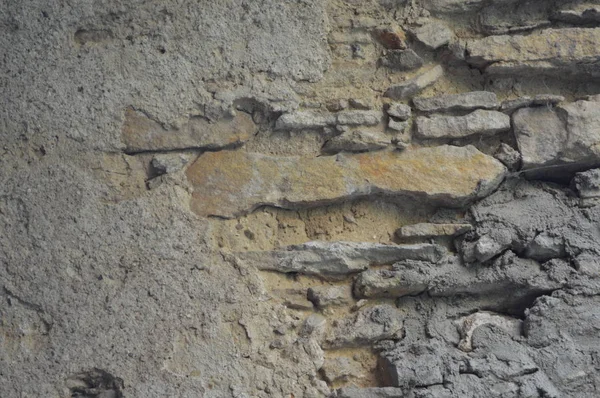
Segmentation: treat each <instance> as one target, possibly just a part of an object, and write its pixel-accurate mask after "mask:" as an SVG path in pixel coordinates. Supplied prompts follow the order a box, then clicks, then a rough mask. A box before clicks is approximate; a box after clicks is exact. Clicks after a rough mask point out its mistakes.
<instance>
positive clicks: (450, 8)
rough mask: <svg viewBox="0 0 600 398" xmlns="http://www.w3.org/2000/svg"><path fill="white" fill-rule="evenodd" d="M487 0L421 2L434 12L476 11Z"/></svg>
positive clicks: (506, 1) (504, 0)
mask: <svg viewBox="0 0 600 398" xmlns="http://www.w3.org/2000/svg"><path fill="white" fill-rule="evenodd" d="M496 2H497V3H499V4H505V3H513V2H514V0H496ZM488 3H489V2H488V1H486V0H424V1H423V2H422V3H421V4H422V5H423V7H424V8H425V9H426V10H429V11H431V12H433V13H464V12H469V11H476V10H479V9H481V8H482V7H483V6H485V5H487V4H488Z"/></svg>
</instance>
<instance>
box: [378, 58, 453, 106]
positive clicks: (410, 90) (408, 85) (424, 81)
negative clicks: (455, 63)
mask: <svg viewBox="0 0 600 398" xmlns="http://www.w3.org/2000/svg"><path fill="white" fill-rule="evenodd" d="M443 75H444V68H442V67H441V66H440V65H436V66H434V67H433V68H431V69H429V70H427V71H426V72H422V73H419V74H418V75H417V76H415V77H413V78H412V79H409V80H407V81H405V82H403V83H400V84H397V85H395V86H392V87H390V88H389V89H388V90H387V91H386V92H385V94H384V96H385V97H388V98H392V99H406V98H410V97H412V96H413V95H415V94H417V93H418V92H420V91H421V90H423V89H424V88H425V87H428V86H431V85H432V84H434V83H435V82H436V81H438V79H439V78H440V77H442V76H443Z"/></svg>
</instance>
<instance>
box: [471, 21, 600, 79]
mask: <svg viewBox="0 0 600 398" xmlns="http://www.w3.org/2000/svg"><path fill="white" fill-rule="evenodd" d="M467 51H468V53H469V57H468V59H467V61H468V62H469V63H471V64H474V65H476V66H479V67H485V68H486V69H487V71H488V72H491V73H499V74H503V73H510V74H513V73H549V74H558V73H578V74H581V73H583V74H589V75H592V76H598V75H600V69H599V68H598V62H599V61H598V60H599V57H600V28H593V29H583V28H565V29H545V30H543V31H541V32H539V33H535V34H531V35H502V36H488V37H486V38H483V39H478V40H471V41H469V42H468V43H467Z"/></svg>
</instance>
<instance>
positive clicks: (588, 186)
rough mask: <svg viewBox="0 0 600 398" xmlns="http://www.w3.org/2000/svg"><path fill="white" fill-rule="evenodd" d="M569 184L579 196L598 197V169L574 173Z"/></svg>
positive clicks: (599, 192)
mask: <svg viewBox="0 0 600 398" xmlns="http://www.w3.org/2000/svg"><path fill="white" fill-rule="evenodd" d="M571 185H572V186H573V187H574V188H575V190H576V191H577V194H578V195H579V197H581V198H584V199H588V198H597V197H600V170H598V169H592V170H588V171H584V172H581V173H577V174H575V177H574V178H573V181H572V183H571Z"/></svg>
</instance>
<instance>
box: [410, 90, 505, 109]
mask: <svg viewBox="0 0 600 398" xmlns="http://www.w3.org/2000/svg"><path fill="white" fill-rule="evenodd" d="M413 104H414V105H415V108H417V109H418V110H420V111H422V112H449V111H473V110H475V109H497V108H498V106H499V104H498V99H497V98H496V94H494V93H492V92H489V91H472V92H468V93H461V94H445V95H440V96H437V97H429V98H423V97H417V98H413Z"/></svg>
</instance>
